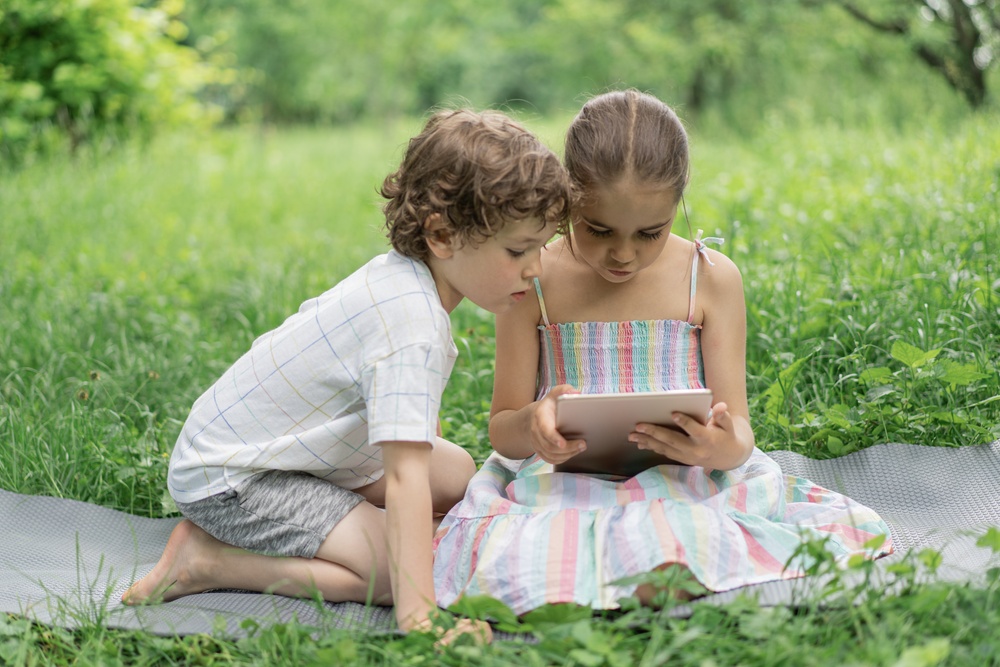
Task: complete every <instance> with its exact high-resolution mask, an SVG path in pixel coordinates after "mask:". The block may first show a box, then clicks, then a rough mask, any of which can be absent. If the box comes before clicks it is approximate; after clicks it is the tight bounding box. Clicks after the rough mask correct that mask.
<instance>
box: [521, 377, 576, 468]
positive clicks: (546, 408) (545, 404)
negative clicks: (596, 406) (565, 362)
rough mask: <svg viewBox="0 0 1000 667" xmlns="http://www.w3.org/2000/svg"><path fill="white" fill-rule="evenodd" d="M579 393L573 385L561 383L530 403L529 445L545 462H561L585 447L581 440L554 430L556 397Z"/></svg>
mask: <svg viewBox="0 0 1000 667" xmlns="http://www.w3.org/2000/svg"><path fill="white" fill-rule="evenodd" d="M579 393H580V392H579V391H577V389H576V388H575V387H573V386H571V385H568V384H561V385H558V386H556V387H553V388H552V389H551V390H550V391H549V393H547V394H546V395H545V397H544V398H542V399H541V400H540V401H536V402H535V403H533V404H532V406H533V410H534V412H533V413H532V415H531V446H532V448H533V449H534V450H535V452H536V453H537V454H538V455H539V456H540V457H541V458H542V460H544V461H545V462H547V463H552V464H559V463H563V462H565V461H567V460H568V459H570V458H572V457H573V456H575V455H576V454H579V453H580V452H582V451H583V450H584V449H586V448H587V443H586V442H584V441H583V440H566V438H564V437H563V436H562V434H561V433H559V431H557V430H556V399H557V398H558V397H559V396H562V395H563V394H579Z"/></svg>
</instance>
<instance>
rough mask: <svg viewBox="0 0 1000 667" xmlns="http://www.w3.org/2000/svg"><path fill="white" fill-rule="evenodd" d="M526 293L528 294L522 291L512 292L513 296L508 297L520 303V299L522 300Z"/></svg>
mask: <svg viewBox="0 0 1000 667" xmlns="http://www.w3.org/2000/svg"><path fill="white" fill-rule="evenodd" d="M527 293H528V292H527V291H524V292H514V293H513V294H511V295H510V297H511V298H512V299H514V301H520V300H521V299H523V298H524V297H525V295H526V294H527Z"/></svg>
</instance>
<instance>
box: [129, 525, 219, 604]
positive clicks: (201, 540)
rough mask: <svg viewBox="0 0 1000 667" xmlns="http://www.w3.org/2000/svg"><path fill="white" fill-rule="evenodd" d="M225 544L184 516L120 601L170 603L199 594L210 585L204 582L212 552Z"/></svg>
mask: <svg viewBox="0 0 1000 667" xmlns="http://www.w3.org/2000/svg"><path fill="white" fill-rule="evenodd" d="M222 546H224V545H223V544H222V542H219V541H218V540H216V539H215V538H214V537H212V536H211V535H209V534H208V533H206V532H205V531H204V530H202V529H201V528H199V527H198V526H196V525H194V524H193V523H191V522H190V521H188V520H187V519H184V520H183V521H181V522H180V523H179V524H177V526H176V527H175V528H174V530H173V532H171V533H170V539H168V540H167V546H166V548H165V549H164V550H163V555H162V556H160V560H159V561H158V562H157V563H156V565H155V566H154V567H153V569H152V570H150V572H149V574H147V575H146V576H145V577H143V578H142V579H140V580H139V581H137V582H135V583H134V584H132V586H131V587H129V589H128V590H127V591H125V593H124V595H122V602H123V603H125V604H127V605H138V604H143V603H147V602H148V603H156V602H169V601H170V600H175V599H177V598H179V597H182V596H184V595H191V594H192V593H200V592H202V591H205V590H208V588H211V586H208V585H205V584H202V583H200V582H202V581H206V580H207V577H206V576H205V575H206V573H207V568H208V566H209V564H210V563H211V561H212V553H213V552H217V551H218V548H219V547H222Z"/></svg>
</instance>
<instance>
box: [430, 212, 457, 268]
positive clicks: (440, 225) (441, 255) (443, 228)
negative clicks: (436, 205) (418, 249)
mask: <svg viewBox="0 0 1000 667" xmlns="http://www.w3.org/2000/svg"><path fill="white" fill-rule="evenodd" d="M424 239H425V240H426V241H427V248H428V249H429V250H430V251H431V254H432V255H434V256H435V257H437V258H438V259H448V258H449V257H451V256H452V254H454V252H455V249H454V248H453V247H452V242H453V241H454V235H453V234H452V232H451V230H450V229H448V225H447V224H445V221H444V218H442V217H441V214H440V213H431V214H430V215H429V216H427V218H426V219H425V220H424Z"/></svg>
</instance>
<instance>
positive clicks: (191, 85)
mask: <svg viewBox="0 0 1000 667" xmlns="http://www.w3.org/2000/svg"><path fill="white" fill-rule="evenodd" d="M182 7H183V0H162V1H156V2H138V1H137V0H90V1H89V2H69V1H67V0H0V154H5V155H7V156H8V157H11V156H13V157H15V158H16V157H17V156H18V155H23V154H24V153H25V152H27V151H30V150H32V149H37V148H40V147H43V146H45V145H47V144H49V143H54V142H58V141H59V140H58V139H54V137H57V136H61V137H65V138H66V139H67V140H68V143H69V146H70V148H71V149H73V150H75V149H76V147H77V146H79V145H80V144H81V143H83V142H85V141H87V140H88V139H91V138H93V137H94V136H96V135H97V134H99V133H101V132H103V131H116V132H121V133H128V132H136V131H138V132H144V131H149V130H152V129H153V128H155V127H157V126H160V125H163V124H169V123H179V122H189V121H191V120H193V119H196V118H200V117H204V116H205V114H206V109H205V107H204V106H203V105H202V104H200V103H199V101H198V100H197V98H196V93H197V91H198V90H199V89H201V88H202V87H203V86H205V85H207V84H209V83H212V82H216V81H219V80H220V77H219V74H220V71H219V70H218V69H216V68H214V67H212V66H210V65H208V64H206V63H205V62H203V61H202V60H201V58H200V55H199V54H198V52H197V51H196V50H195V49H193V48H190V47H186V46H183V45H181V44H180V43H179V41H180V40H182V39H183V38H184V37H185V34H186V32H187V29H186V27H185V26H184V25H183V24H182V23H180V22H179V21H177V20H176V16H177V14H178V13H179V12H180V10H181V8H182Z"/></svg>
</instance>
